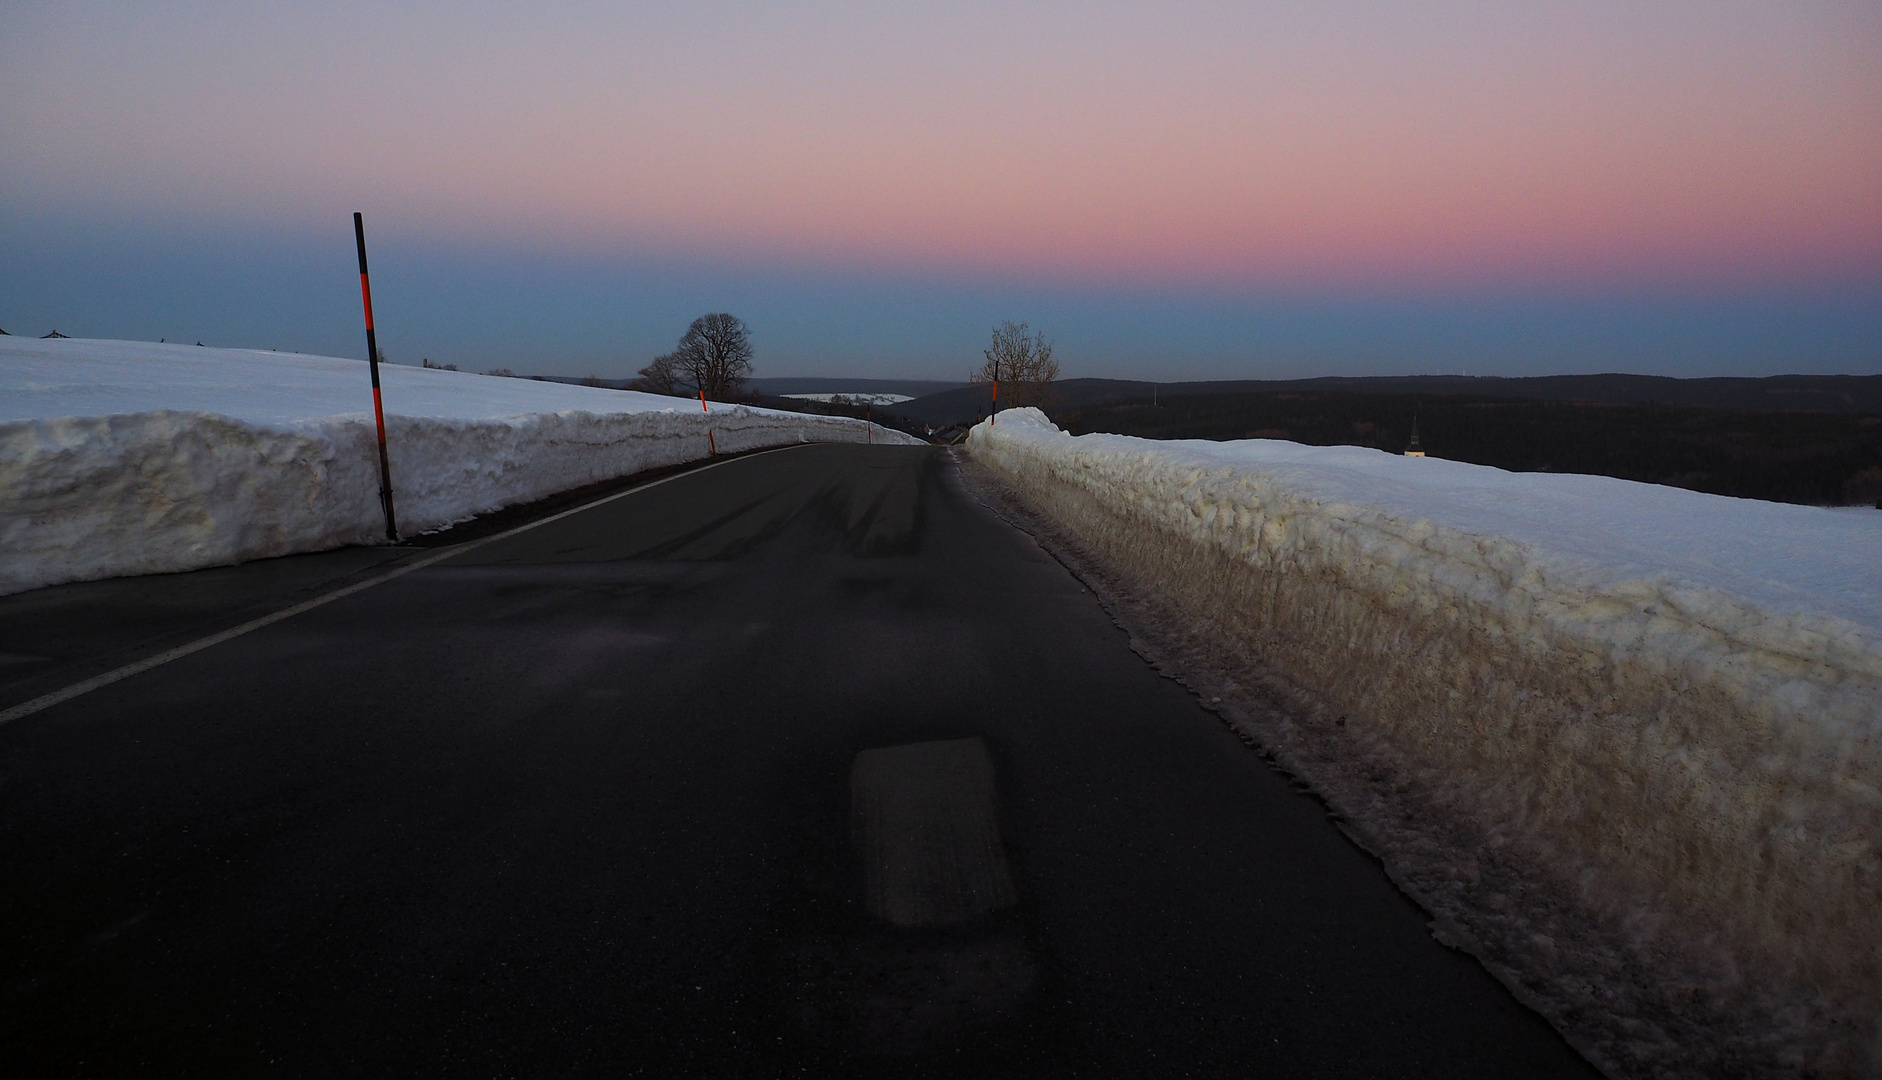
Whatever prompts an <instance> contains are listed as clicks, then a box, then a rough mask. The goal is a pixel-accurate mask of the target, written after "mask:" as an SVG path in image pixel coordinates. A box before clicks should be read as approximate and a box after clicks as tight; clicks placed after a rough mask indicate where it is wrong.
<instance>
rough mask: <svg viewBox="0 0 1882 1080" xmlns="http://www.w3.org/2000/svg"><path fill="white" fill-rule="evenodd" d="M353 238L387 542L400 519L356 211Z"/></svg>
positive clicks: (394, 534)
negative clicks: (376, 426) (395, 511)
mask: <svg viewBox="0 0 1882 1080" xmlns="http://www.w3.org/2000/svg"><path fill="white" fill-rule="evenodd" d="M353 239H354V240H356V241H358V243H359V299H360V303H361V304H363V305H365V307H366V363H367V365H368V366H370V367H371V368H372V415H373V419H374V420H375V421H377V422H378V424H379V505H380V506H381V507H383V508H384V509H385V512H386V539H387V540H391V541H393V542H394V543H396V542H397V541H398V539H399V519H398V518H397V517H396V516H395V515H394V514H393V513H392V462H391V460H390V459H389V458H387V457H386V409H385V405H384V404H383V403H382V402H381V401H380V400H379V338H378V336H377V335H375V334H374V333H373V329H372V282H371V281H370V280H369V279H368V278H367V277H366V222H365V221H364V220H363V219H362V218H361V217H360V216H359V211H357V210H356V211H354V212H353Z"/></svg>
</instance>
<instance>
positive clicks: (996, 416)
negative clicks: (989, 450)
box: [987, 360, 1000, 427]
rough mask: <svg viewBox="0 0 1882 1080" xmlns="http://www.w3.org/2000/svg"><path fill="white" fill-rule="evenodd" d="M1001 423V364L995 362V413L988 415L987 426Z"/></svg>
mask: <svg viewBox="0 0 1882 1080" xmlns="http://www.w3.org/2000/svg"><path fill="white" fill-rule="evenodd" d="M999 422H1000V362H999V361H998V360H995V361H994V362H993V411H992V412H990V413H988V414H987V426H989V427H991V426H993V425H994V424H997V423H999Z"/></svg>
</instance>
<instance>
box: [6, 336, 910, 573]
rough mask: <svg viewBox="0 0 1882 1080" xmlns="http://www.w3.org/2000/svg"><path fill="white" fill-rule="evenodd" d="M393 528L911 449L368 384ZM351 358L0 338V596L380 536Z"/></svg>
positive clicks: (572, 396) (795, 419)
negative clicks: (387, 465) (742, 466)
mask: <svg viewBox="0 0 1882 1080" xmlns="http://www.w3.org/2000/svg"><path fill="white" fill-rule="evenodd" d="M380 378H381V382H382V384H383V386H384V396H385V409H386V428H387V441H388V443H389V445H390V456H391V461H392V486H393V489H394V494H395V503H396V506H397V510H398V517H399V527H400V530H401V531H402V532H404V533H407V534H411V533H417V532H422V531H425V530H428V529H435V528H438V527H440V526H443V525H447V524H450V523H452V522H456V521H462V520H464V519H466V518H469V517H473V516H475V515H477V514H480V513H484V512H486V511H490V510H495V509H498V508H500V507H503V506H507V505H511V504H515V503H521V502H528V501H531V500H533V499H538V498H542V497H543V496H546V495H550V494H553V493H555V492H557V491H564V490H567V489H569V488H574V487H579V486H581V485H583V484H588V483H592V482H595V481H599V480H605V479H609V478H612V477H616V476H623V475H627V474H631V473H634V472H639V471H641V470H644V469H651V468H658V467H661V466H665V465H673V464H677V463H681V462H685V461H691V460H695V459H700V458H704V457H706V456H707V454H708V448H707V431H708V429H710V430H711V432H712V438H713V440H714V442H715V443H716V446H717V449H718V450H719V451H720V452H721V453H725V452H732V451H738V450H749V449H753V448H756V447H764V446H777V445H783V444H787V443H796V442H809V441H837V442H862V441H864V440H866V439H873V440H875V441H877V442H913V441H915V440H913V439H911V438H909V437H908V436H906V435H903V434H901V433H899V432H895V431H890V430H888V429H885V428H881V427H872V426H871V425H866V424H864V423H862V422H860V421H857V420H851V419H847V418H841V417H821V416H804V415H799V414H796V413H783V412H775V411H772V410H768V409H752V408H747V407H745V406H739V405H721V404H716V403H715V404H713V405H712V406H711V411H710V413H703V412H702V411H701V410H700V407H699V405H698V403H697V402H691V403H689V402H687V401H685V400H682V399H678V398H671V397H657V396H654V395H649V394H639V393H633V392H625V391H618V390H605V389H600V388H595V387H586V386H570V385H565V384H561V383H549V382H535V381H532V380H527V379H508V378H497V377H492V376H485V375H472V374H468V373H459V372H455V371H440V370H435V369H423V368H410V367H397V366H390V365H381V367H380ZM378 491H379V464H378V452H377V449H376V447H375V436H374V431H373V418H372V391H371V386H370V383H369V381H368V376H367V367H366V363H365V361H363V360H345V359H336V358H333V357H322V356H303V355H299V354H294V353H276V352H261V351H253V350H246V349H211V348H204V347H199V346H194V345H163V344H152V343H146V342H129V341H93V340H83V339H64V340H59V339H53V340H41V339H27V338H12V337H6V338H0V594H4V593H11V592H18V591H20V590H22V589H30V588H35V587H37V586H41V585H51V584H55V583H58V582H64V581H78V580H87V579H92V578H101V577H113V576H118V575H123V574H144V573H156V572H162V571H174V570H189V569H195V568H197V567H203V566H214V565H221V564H226V563H232V562H238V561H241V560H244V559H252V558H259V557H263V556H269V555H284V554H288V553H291V552H299V551H317V550H321V549H324V548H332V547H338V546H340V545H343V544H358V543H373V542H375V541H377V540H379V539H381V538H382V537H383V533H384V519H383V517H382V516H381V511H380V507H379V495H378Z"/></svg>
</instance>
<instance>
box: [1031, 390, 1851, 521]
mask: <svg viewBox="0 0 1882 1080" xmlns="http://www.w3.org/2000/svg"><path fill="white" fill-rule="evenodd" d="M1051 411H1052V413H1053V419H1054V420H1055V422H1057V423H1058V424H1059V425H1060V426H1062V427H1064V428H1065V429H1066V430H1067V431H1070V432H1071V433H1072V434H1074V435H1082V434H1086V433H1088V432H1108V433H1112V434H1119V435H1138V436H1142V437H1144V438H1150V439H1215V440H1223V439H1256V438H1260V439H1289V440H1292V441H1294V442H1300V443H1308V444H1311V445H1315V446H1338V445H1351V446H1369V447H1374V448H1376V449H1380V450H1385V451H1389V452H1391V453H1400V452H1402V451H1403V450H1404V449H1405V447H1406V444H1407V443H1408V442H1410V440H1411V432H1412V421H1413V418H1414V416H1416V419H1417V423H1418V437H1419V441H1420V443H1421V444H1422V445H1423V447H1424V449H1425V451H1426V452H1427V453H1429V454H1430V455H1431V456H1432V457H1441V458H1450V459H1452V460H1454V461H1468V462H1472V463H1474V464H1478V465H1494V466H1496V467H1497V468H1500V469H1510V470H1512V471H1516V472H1566V473H1592V474H1596V475H1601V476H1615V477H1620V478H1622V479H1627V480H1640V481H1645V482H1648V483H1655V484H1670V485H1672V486H1675V487H1683V488H1690V489H1692V490H1694V491H1705V492H1711V493H1713V494H1716V495H1734V496H1738V497H1741V498H1750V499H1768V500H1772V501H1776V502H1792V503H1811V504H1817V505H1847V504H1864V505H1868V504H1873V503H1875V502H1876V501H1877V500H1878V499H1882V414H1874V413H1869V414H1863V413H1820V412H1819V413H1806V412H1737V411H1728V410H1723V409H1706V408H1694V407H1690V406H1668V405H1653V404H1612V405H1610V404H1593V403H1587V402H1566V401H1526V400H1513V399H1506V398H1485V397H1465V396H1436V397H1428V396H1422V395H1418V396H1414V395H1411V394H1377V393H1350V392H1348V393H1341V392H1319V393H1316V392H1306V393H1248V394H1235V393H1216V394H1202V395H1185V396H1178V397H1162V396H1159V398H1158V400H1157V403H1156V404H1154V405H1153V404H1152V403H1151V401H1150V399H1149V398H1148V397H1144V398H1141V399H1135V400H1130V401H1116V402H1107V403H1102V404H1091V405H1085V406H1082V407H1078V408H1067V409H1055V410H1051Z"/></svg>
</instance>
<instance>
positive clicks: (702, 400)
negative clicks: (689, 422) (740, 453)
mask: <svg viewBox="0 0 1882 1080" xmlns="http://www.w3.org/2000/svg"><path fill="white" fill-rule="evenodd" d="M699 411H700V412H702V413H708V414H710V413H711V412H712V410H711V409H708V408H706V388H705V387H703V386H702V387H700V388H699ZM706 452H707V453H708V454H710V455H712V456H713V457H718V456H719V444H718V443H716V442H714V441H713V438H712V428H710V427H708V428H706Z"/></svg>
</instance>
